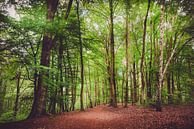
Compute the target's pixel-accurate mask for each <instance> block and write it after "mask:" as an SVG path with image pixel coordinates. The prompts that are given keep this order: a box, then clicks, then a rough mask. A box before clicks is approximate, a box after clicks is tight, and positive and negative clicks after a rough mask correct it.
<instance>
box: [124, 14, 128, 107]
mask: <svg viewBox="0 0 194 129" xmlns="http://www.w3.org/2000/svg"><path fill="white" fill-rule="evenodd" d="M125 28H126V35H125V36H126V37H125V60H126V79H125V106H124V107H127V105H128V99H129V86H128V80H129V52H128V49H129V23H128V12H127V11H126V27H125Z"/></svg>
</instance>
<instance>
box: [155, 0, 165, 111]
mask: <svg viewBox="0 0 194 129" xmlns="http://www.w3.org/2000/svg"><path fill="white" fill-rule="evenodd" d="M164 3H165V1H164V0H161V16H160V57H159V58H160V63H159V82H158V85H157V100H156V111H159V112H161V111H162V107H161V103H162V94H161V92H162V86H163V79H164V74H163V44H164V25H163V24H164V23H163V19H164Z"/></svg>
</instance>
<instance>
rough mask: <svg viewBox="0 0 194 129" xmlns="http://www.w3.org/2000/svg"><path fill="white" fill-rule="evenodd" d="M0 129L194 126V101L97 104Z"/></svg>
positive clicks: (168, 128) (193, 128)
mask: <svg viewBox="0 0 194 129" xmlns="http://www.w3.org/2000/svg"><path fill="white" fill-rule="evenodd" d="M0 129H194V105H190V106H188V105H187V106H166V107H164V108H163V112H155V111H154V110H153V109H151V108H140V107H136V106H129V107H128V108H122V107H119V108H110V107H107V106H98V107H95V108H93V109H87V110H86V111H83V112H79V111H75V112H69V113H64V114H61V115H57V116H50V117H42V118H37V119H32V120H27V121H23V122H16V123H9V124H0Z"/></svg>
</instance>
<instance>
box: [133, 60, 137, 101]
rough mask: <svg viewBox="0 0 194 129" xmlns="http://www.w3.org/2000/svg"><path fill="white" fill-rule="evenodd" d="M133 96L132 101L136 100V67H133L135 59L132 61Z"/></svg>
mask: <svg viewBox="0 0 194 129" xmlns="http://www.w3.org/2000/svg"><path fill="white" fill-rule="evenodd" d="M133 96H134V97H133V98H134V102H135V103H136V102H137V81H136V67H135V61H134V62H133Z"/></svg>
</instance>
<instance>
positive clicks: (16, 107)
mask: <svg viewBox="0 0 194 129" xmlns="http://www.w3.org/2000/svg"><path fill="white" fill-rule="evenodd" d="M20 77H21V72H18V73H17V75H16V79H17V85H16V99H15V103H14V111H13V119H14V120H16V116H17V113H18V106H19V94H20Z"/></svg>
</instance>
